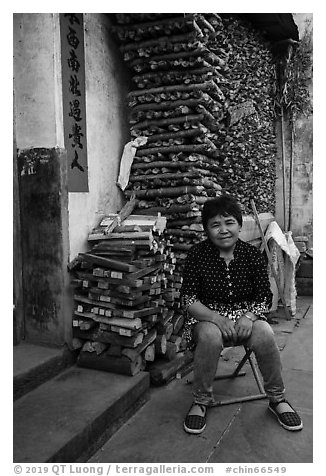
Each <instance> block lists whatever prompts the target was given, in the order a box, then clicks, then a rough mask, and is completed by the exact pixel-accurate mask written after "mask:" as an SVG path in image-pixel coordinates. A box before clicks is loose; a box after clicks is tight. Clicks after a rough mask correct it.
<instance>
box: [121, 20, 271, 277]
mask: <svg viewBox="0 0 326 476" xmlns="http://www.w3.org/2000/svg"><path fill="white" fill-rule="evenodd" d="M116 21H117V26H116V27H115V33H116V36H117V37H118V39H119V42H120V50H121V52H122V54H123V57H124V60H125V61H126V63H127V65H128V67H129V68H130V69H131V71H132V81H133V84H134V85H135V89H134V90H133V91H131V92H130V93H129V97H128V100H129V106H130V117H129V121H130V128H131V135H132V137H133V138H135V137H139V136H145V137H147V143H146V145H143V146H142V147H139V149H138V150H137V152H136V156H135V158H134V162H133V165H132V169H131V174H130V179H129V184H128V187H127V189H126V192H125V193H126V195H127V196H130V194H132V193H135V194H136V196H137V198H139V200H140V202H139V209H140V210H139V213H143V214H145V213H149V214H153V213H157V212H161V213H164V215H165V216H166V217H167V219H168V222H167V232H168V233H169V234H170V239H171V243H172V246H173V250H174V252H175V253H176V257H177V270H176V271H178V270H179V268H180V270H181V269H182V265H183V261H184V257H185V254H186V252H187V251H188V249H189V248H190V247H191V246H192V244H194V243H196V242H198V241H200V240H202V239H203V229H202V226H201V224H200V214H201V213H200V212H201V209H202V206H203V204H204V203H205V201H206V200H208V199H209V198H210V197H215V196H218V195H220V194H221V192H222V191H224V192H229V193H232V194H233V195H235V196H236V197H237V198H238V200H239V201H240V203H241V204H242V205H243V211H244V212H245V213H250V212H251V210H250V203H249V202H250V198H252V197H253V196H254V197H255V201H256V205H257V208H258V210H259V212H267V211H270V212H274V202H275V198H274V182H275V170H274V169H275V153H276V148H275V134H274V130H273V109H272V103H273V102H272V97H271V88H272V86H273V84H274V78H273V71H274V68H273V64H272V57H271V54H270V52H269V50H268V48H267V46H266V43H265V42H264V40H263V39H262V37H261V36H260V35H259V34H258V33H257V32H256V31H255V30H253V28H252V27H250V26H248V25H247V24H246V23H244V22H243V21H242V20H240V19H238V18H236V17H234V16H227V15H222V16H220V15H218V14H213V13H210V14H209V13H205V14H190V13H189V14H183V15H181V14H145V13H144V14H127V13H125V14H116Z"/></svg>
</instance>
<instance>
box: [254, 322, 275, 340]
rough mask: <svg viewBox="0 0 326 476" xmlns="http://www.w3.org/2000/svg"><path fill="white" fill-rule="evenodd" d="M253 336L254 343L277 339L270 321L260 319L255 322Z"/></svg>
mask: <svg viewBox="0 0 326 476" xmlns="http://www.w3.org/2000/svg"><path fill="white" fill-rule="evenodd" d="M251 338H252V341H253V343H256V342H258V343H268V342H272V341H274V340H275V334H274V331H273V329H272V328H271V326H270V325H269V324H268V322H266V321H263V320H260V319H259V320H257V321H255V322H254V323H253V327H252V332H251Z"/></svg>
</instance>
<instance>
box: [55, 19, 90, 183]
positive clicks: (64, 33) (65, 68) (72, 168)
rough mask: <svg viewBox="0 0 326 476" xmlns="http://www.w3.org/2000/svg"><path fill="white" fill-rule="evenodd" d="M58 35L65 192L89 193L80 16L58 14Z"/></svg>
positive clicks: (83, 62) (82, 43) (82, 40)
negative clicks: (66, 186)
mask: <svg viewBox="0 0 326 476" xmlns="http://www.w3.org/2000/svg"><path fill="white" fill-rule="evenodd" d="M60 32H61V63H62V89H63V91H62V96H63V122H64V138H65V147H66V149H67V160H68V191H69V192H88V167H87V140H86V104H85V56H84V24H83V14H82V13H61V14H60Z"/></svg>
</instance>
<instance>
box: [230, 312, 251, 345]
mask: <svg viewBox="0 0 326 476" xmlns="http://www.w3.org/2000/svg"><path fill="white" fill-rule="evenodd" d="M252 324H253V322H252V321H251V320H250V319H248V317H246V316H241V317H240V318H239V319H238V320H237V322H236V324H235V326H234V327H235V331H236V333H237V336H238V339H239V341H241V340H245V339H248V337H250V334H251V331H252Z"/></svg>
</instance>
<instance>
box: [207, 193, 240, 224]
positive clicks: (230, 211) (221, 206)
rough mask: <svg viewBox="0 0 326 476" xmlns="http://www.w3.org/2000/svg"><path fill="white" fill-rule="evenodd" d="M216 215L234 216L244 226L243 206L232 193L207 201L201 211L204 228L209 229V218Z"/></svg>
mask: <svg viewBox="0 0 326 476" xmlns="http://www.w3.org/2000/svg"><path fill="white" fill-rule="evenodd" d="M216 215H221V216H224V217H225V216H233V217H234V218H235V219H236V220H237V222H238V223H239V225H240V226H242V212H241V207H240V205H239V203H238V202H237V200H236V199H235V198H234V197H232V196H230V195H221V196H220V197H217V198H213V199H212V200H207V202H205V204H204V207H203V210H202V213H201V216H202V223H203V227H204V230H207V223H208V220H209V219H210V218H213V217H215V216H216Z"/></svg>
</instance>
